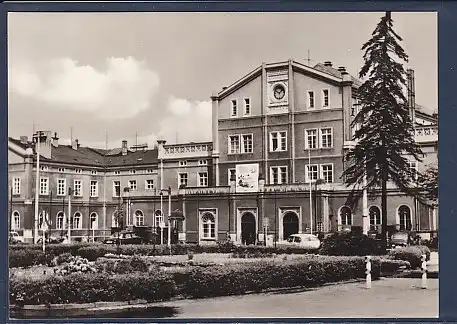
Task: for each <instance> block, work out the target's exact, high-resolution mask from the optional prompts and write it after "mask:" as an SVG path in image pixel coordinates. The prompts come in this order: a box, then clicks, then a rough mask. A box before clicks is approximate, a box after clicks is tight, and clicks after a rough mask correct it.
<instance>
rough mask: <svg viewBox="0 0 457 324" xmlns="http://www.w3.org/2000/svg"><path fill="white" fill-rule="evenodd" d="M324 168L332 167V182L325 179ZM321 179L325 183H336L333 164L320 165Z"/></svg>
mask: <svg viewBox="0 0 457 324" xmlns="http://www.w3.org/2000/svg"><path fill="white" fill-rule="evenodd" d="M324 166H325V167H326V166H331V167H332V181H330V182H328V181H327V180H326V179H325V177H324ZM319 173H320V175H319V176H320V179H322V180H323V181H324V182H325V183H333V182H335V167H334V165H333V163H323V164H321V165H320V172H319Z"/></svg>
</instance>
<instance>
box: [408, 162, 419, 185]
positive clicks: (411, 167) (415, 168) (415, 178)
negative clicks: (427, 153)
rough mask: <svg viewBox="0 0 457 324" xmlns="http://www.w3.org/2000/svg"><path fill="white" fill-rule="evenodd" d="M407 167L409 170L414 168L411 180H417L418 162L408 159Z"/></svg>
mask: <svg viewBox="0 0 457 324" xmlns="http://www.w3.org/2000/svg"><path fill="white" fill-rule="evenodd" d="M408 168H409V170H414V178H413V180H417V179H418V177H419V172H418V170H419V163H418V162H417V161H412V160H409V161H408Z"/></svg>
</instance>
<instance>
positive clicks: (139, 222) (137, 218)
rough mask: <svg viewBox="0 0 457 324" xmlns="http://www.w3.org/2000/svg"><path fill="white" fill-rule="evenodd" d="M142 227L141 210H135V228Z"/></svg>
mask: <svg viewBox="0 0 457 324" xmlns="http://www.w3.org/2000/svg"><path fill="white" fill-rule="evenodd" d="M143 225H144V215H143V212H142V211H141V210H137V211H136V212H135V226H143Z"/></svg>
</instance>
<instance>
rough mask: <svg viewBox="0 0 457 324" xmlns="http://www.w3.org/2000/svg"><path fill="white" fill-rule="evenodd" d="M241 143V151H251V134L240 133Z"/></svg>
mask: <svg viewBox="0 0 457 324" xmlns="http://www.w3.org/2000/svg"><path fill="white" fill-rule="evenodd" d="M241 139H242V141H243V145H242V147H241V153H252V134H247V135H241Z"/></svg>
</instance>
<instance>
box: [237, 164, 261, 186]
mask: <svg viewBox="0 0 457 324" xmlns="http://www.w3.org/2000/svg"><path fill="white" fill-rule="evenodd" d="M235 172H236V187H235V190H236V192H257V191H258V190H259V164H258V163H252V164H237V166H236V171H235Z"/></svg>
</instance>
